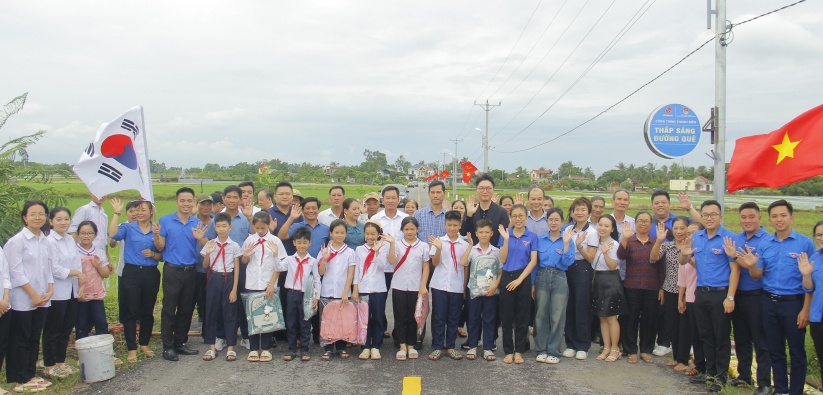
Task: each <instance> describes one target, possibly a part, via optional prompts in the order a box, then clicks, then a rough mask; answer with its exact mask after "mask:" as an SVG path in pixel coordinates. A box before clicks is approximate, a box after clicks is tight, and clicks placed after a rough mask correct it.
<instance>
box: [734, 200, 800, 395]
mask: <svg viewBox="0 0 823 395" xmlns="http://www.w3.org/2000/svg"><path fill="white" fill-rule="evenodd" d="M768 212H769V223H770V224H771V225H772V227H774V230H775V233H774V235H769V236H768V237H764V238H763V240H761V241H760V244H759V245H758V246H759V248H760V254H752V253H751V252H749V251H745V252H743V254H742V256H741V260H742V261H743V263H744V265H746V266H747V267H748V268H749V271H750V273H751V275H752V278H754V279H760V278H763V290H764V291H765V292H764V294H763V296H762V297H761V300H762V302H763V329H764V330H765V334H766V343H767V344H768V347H769V358H770V359H771V362H772V373H773V374H774V393H775V394H802V393H803V385H804V383H805V381H806V370H807V361H806V347H805V339H806V325H808V324H809V309H810V308H811V302H812V293H811V292H807V291H806V289H805V288H803V276H802V274H800V270H799V269H798V268H797V258H798V257H799V256H800V254H801V253H804V252H805V253H806V254H807V255H812V254H814V252H815V249H814V243H813V242H812V239H810V238H808V237H806V236H803V235H801V234H799V233H797V232H795V231H794V230H793V229H792V224H793V223H794V217H793V213H794V209H793V208H792V205H791V203H789V202H787V201H785V200H783V199H781V200H777V201H775V202H772V204H770V205H769V211H768ZM758 255H759V256H758ZM786 343H788V345H789V355H790V356H791V360H792V373H791V377H789V376H788V373H787V369H786V368H787V366H786V365H787V363H786V349H785V347H786Z"/></svg>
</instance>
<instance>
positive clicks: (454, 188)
mask: <svg viewBox="0 0 823 395" xmlns="http://www.w3.org/2000/svg"><path fill="white" fill-rule="evenodd" d="M450 141H451V142H452V143H454V160H453V161H452V196H457V143H459V142H461V141H463V139H460V140H458V139H451V140H450ZM461 173H462V171H461Z"/></svg>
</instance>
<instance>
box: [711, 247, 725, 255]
mask: <svg viewBox="0 0 823 395" xmlns="http://www.w3.org/2000/svg"><path fill="white" fill-rule="evenodd" d="M712 252H713V253H714V254H715V255H720V254H721V253H722V252H723V250H721V249H719V248H712Z"/></svg>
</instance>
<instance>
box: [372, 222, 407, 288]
mask: <svg viewBox="0 0 823 395" xmlns="http://www.w3.org/2000/svg"><path fill="white" fill-rule="evenodd" d="M408 216H409V215H408V214H406V213H404V212H402V211H400V210H397V212H396V213H395V214H394V217H389V216H388V215H386V210H382V211H380V212H379V213H377V214H375V215H374V217H372V218H371V219H373V220H375V221H377V222H380V227H381V228H383V233H387V234H390V235H392V237H394V239H395V240H402V239H403V238H404V237H405V236H404V235H403V229H402V228H400V222H402V221H403V218H406V217H408ZM385 271H386V273H391V272H393V271H394V266H393V265H388V266H386V268H385ZM384 281H385V280H384Z"/></svg>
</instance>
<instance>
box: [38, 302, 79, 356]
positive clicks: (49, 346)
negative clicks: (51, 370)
mask: <svg viewBox="0 0 823 395" xmlns="http://www.w3.org/2000/svg"><path fill="white" fill-rule="evenodd" d="M76 317H77V299H74V298H71V299H69V300H52V301H51V307H49V312H48V313H47V314H46V321H45V324H44V327H43V365H45V366H54V364H56V363H64V362H66V349H67V348H68V346H69V336H71V330H72V329H74V320H75V318H76Z"/></svg>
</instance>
